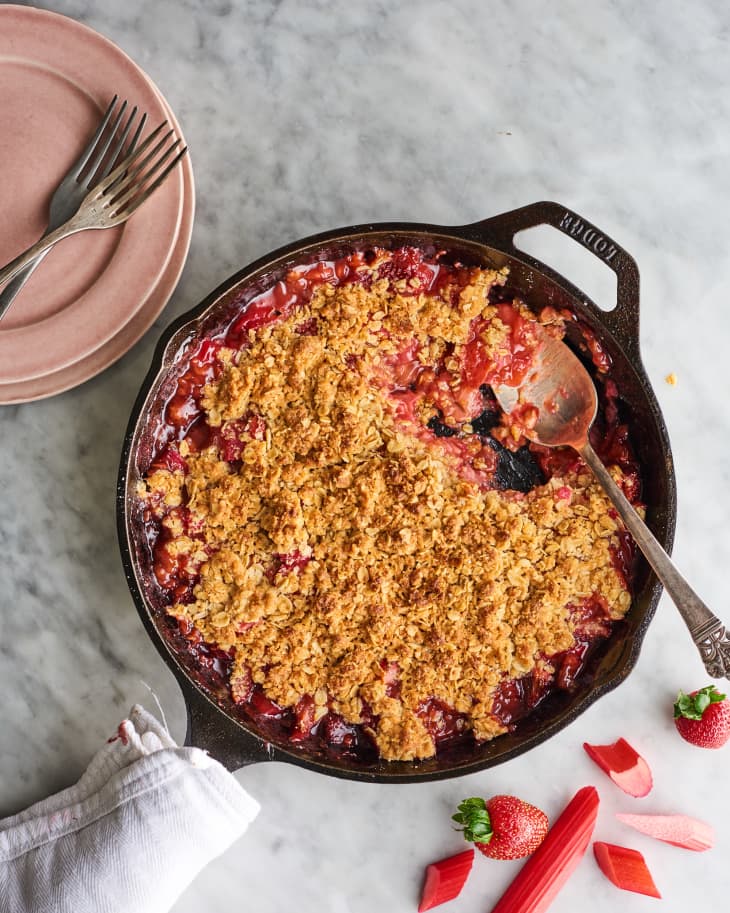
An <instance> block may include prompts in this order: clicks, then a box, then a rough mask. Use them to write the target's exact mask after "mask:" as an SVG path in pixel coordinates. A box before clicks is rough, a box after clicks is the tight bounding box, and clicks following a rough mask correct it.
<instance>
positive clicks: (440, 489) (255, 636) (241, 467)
mask: <svg viewBox="0 0 730 913" xmlns="http://www.w3.org/2000/svg"><path fill="white" fill-rule="evenodd" d="M381 256H383V257H384V256H386V255H385V254H382V255H381ZM378 265H379V262H378V261H377V260H376V261H375V262H374V263H373V264H371V265H370V267H369V270H370V274H371V276H372V282H371V283H370V284H369V287H365V286H364V285H363V284H349V285H340V286H332V285H328V284H325V285H322V286H320V287H319V288H317V289H316V290H315V291H314V293H313V295H312V297H311V300H310V301H309V302H308V303H307V304H305V305H303V306H302V307H300V308H297V309H296V311H295V312H293V313H292V314H291V315H289V316H288V317H286V318H285V319H283V320H281V321H280V322H278V323H276V324H273V325H270V326H265V327H262V328H260V329H258V330H257V331H253V330H252V331H249V334H248V345H247V346H245V347H243V348H242V349H241V350H240V351H237V350H234V349H223V350H221V352H220V353H219V357H220V359H221V360H222V361H223V363H224V367H223V370H222V373H221V375H220V377H219V378H218V379H217V380H215V381H213V382H211V383H210V384H209V385H208V386H206V387H205V390H204V393H203V396H202V400H201V403H202V406H203V409H204V412H205V416H206V419H207V422H208V424H209V425H210V426H211V427H212V428H214V429H219V432H220V436H221V437H220V439H226V436H228V437H231V436H233V437H234V438H235V439H236V440H238V441H240V443H241V445H242V446H241V447H240V448H239V450H240V453H239V454H238V458H237V459H235V460H231V459H223V458H222V452H221V448H220V446H219V445H216V444H215V443H214V444H212V445H211V446H209V447H207V448H206V449H203V450H202V451H199V450H197V448H195V447H194V446H193V445H192V444H191V443H190V442H189V441H188V440H183V441H182V442H181V443H180V447H179V450H180V455H181V457H182V458H183V459H184V461H185V463H186V464H187V471H183V470H182V469H180V470H177V471H169V470H165V469H156V470H154V471H152V472H150V473H149V475H148V476H147V478H146V480H145V483H144V484H143V486H142V487H141V490H140V495H141V496H142V497H143V498H144V499H145V500H146V502H147V505H148V507H149V509H150V510H151V511H152V512H153V513H156V515H157V516H158V517H160V518H161V523H162V526H163V527H164V528H165V531H166V536H167V537H168V541H167V544H166V548H167V549H168V551H171V554H173V555H175V554H183V555H187V556H188V560H189V561H191V562H192V563H193V564H194V566H196V567H199V575H200V576H199V582H198V583H197V585H196V586H195V588H194V591H193V601H192V602H190V603H189V604H183V603H177V604H175V605H173V606H171V607H170V608H169V609H168V611H169V613H170V614H171V615H173V616H174V617H176V618H178V619H181V620H183V621H184V622H185V623H187V624H188V625H190V626H193V627H194V628H195V629H197V630H198V631H199V632H200V634H201V635H202V638H203V639H204V640H205V641H206V642H210V643H215V644H217V645H219V646H220V647H221V648H222V649H224V650H229V649H232V650H233V655H234V662H233V669H232V673H231V688H232V693H233V695H234V699H235V698H236V697H237V696H240V695H245V694H246V693H247V691H248V689H249V688H250V684H251V682H253V683H255V684H257V685H260V686H262V688H263V690H264V692H265V694H266V695H267V696H268V697H269V698H270V699H271V700H273V701H275V702H277V703H278V704H279V705H280V706H282V707H293V706H295V705H297V703H298V702H300V701H301V700H302V699H303V698H304V697H305V696H310V697H311V698H312V700H313V702H314V707H315V710H314V719H315V720H316V719H319V718H321V717H322V716H323V715H324V714H325V713H326V712H327V711H328V710H331V711H333V712H335V713H338V714H340V715H341V716H342V717H343V718H344V719H345V720H346V721H348V722H350V723H361V722H365V723H366V724H367V725H368V726H370V727H372V734H373V738H374V740H375V742H376V744H377V747H378V750H379V753H380V756H381V757H382V758H384V759H387V760H411V759H419V758H420V759H423V758H428V757H431V756H433V755H434V753H435V750H436V749H435V744H434V740H433V737H432V735H431V732H430V731H429V728H428V727H427V725H426V723H425V721H424V713H423V711H424V707H425V706H426V705H427V703H428V702H429V701H431V700H432V699H434V698H435V699H437V700H438V701H441V702H443V703H444V704H446V705H448V706H449V707H452V708H454V709H455V710H456V711H457V712H459V713H461V714H464V715H465V718H466V725H467V726H468V727H470V728H471V729H472V730H473V732H474V735H475V737H476V738H477V739H479V740H482V739H490V738H493V737H494V736H496V735H499V734H500V733H502V732H504V731H505V726H504V725H502V723H500V722H499V720H498V719H497V717H496V716H495V714H494V713H493V700H494V690H495V688H496V686H497V685H498V684H499V683H500V682H501V681H503V680H504V679H505V678H519V677H521V676H523V675H525V674H527V673H529V672H530V671H531V670H533V669H534V668H535V667H536V666H540V665H547V666H549V660H547V659H546V657H550V656H551V655H553V654H556V653H559V652H561V651H565V650H568V649H570V648H571V647H572V646H573V644H574V636H573V631H574V627H575V622H574V620H573V618H572V617H571V612H570V608H571V606H575V605H578V604H579V603H580V602H581V601H583V600H586V599H588V598H591V597H593V596H596V595H597V596H599V597H600V598H601V599H602V600H604V601H605V605H607V606H608V609H609V612H610V616H611V618H614V619H617V618H620V617H622V616H623V615H624V614H625V612H626V611H627V610H628V608H629V605H630V601H631V599H630V595H629V592H628V591H627V589H626V585H625V583H624V580H623V578H622V576H621V575H620V574H619V572H618V571H617V570H616V568H615V566H614V561H613V558H612V549H615V548H616V547H617V546H618V538H617V533H618V525H617V522H616V521H614V519H613V514H612V511H611V510H610V504H609V502H608V500H607V498H606V496H605V495H604V494H603V492H602V490H601V489H600V488H599V486H598V485H597V484H596V482H595V481H594V480H593V477H592V476H591V475H590V473H589V472H588V470H587V469H585V467H583V466H582V464H578V468H577V469H573V470H571V471H569V472H566V473H565V474H564V475H563V476H561V477H557V476H556V477H553V478H552V479H551V480H550V481H549V482H548V483H547V484H545V485H543V486H540V487H538V488H536V489H534V490H532V491H531V492H529V493H528V494H521V493H518V492H512V491H497V490H489V489H488V488H486V487H485V486H480V485H478V484H476V483H475V481H474V480H473V478H471V477H469V476H468V475H465V473H464V471H463V460H460V458H459V456H458V454H455V452H454V450H453V448H450V447H449V446H447V443H445V442H444V441H442V440H441V439H438V438H436V437H435V435H433V434H432V433H431V432H429V431H428V430H427V428H426V423H427V421H428V419H429V418H430V417H431V416H433V415H434V414H435V411H438V412H439V413H440V414H441V415H442V416H443V418H444V420H445V421H447V422H449V421H451V422H461V426H462V427H463V428H464V429H466V431H467V432H468V431H469V430H470V426H469V425H468V422H467V423H465V422H464V416H463V415H461V414H460V407H459V405H458V403H459V402H460V400H459V393H460V391H459V383H460V382H459V376H460V375H459V370H460V366H461V365H462V363H463V358H464V351H465V347H466V345H467V343H468V341H469V339H470V332H471V328H472V327H473V321H474V319H475V318H477V317H480V318H482V321H483V323H482V324H481V331H480V332H481V344H482V348H483V353H484V357H486V358H487V359H491V360H493V361H498V360H499V359H500V358H501V359H504V358H505V357H507V356H508V355H509V351H510V349H509V343H508V336H509V327H508V326H507V325H506V324H505V323H503V322H502V320H501V319H500V317H499V316H498V310H497V307H496V306H495V305H493V304H491V303H490V301H489V292H490V289H491V288H492V287H493V286H494V285H495V284H502V283H503V282H504V279H505V274H504V273H499V272H495V271H492V270H480V269H474V270H472V271H471V272H470V274H469V281H468V282H467V283H466V285H465V286H464V287H460V288H457V287H454V288H453V289H450V288H446V289H443V290H442V291H441V295H440V296H438V295H429V294H422V293H419V291H418V284H417V282H416V283H415V285H414V284H413V282H414V281H413V280H411V283H410V284H409V283H408V282H407V281H406V280H399V281H396V282H393V281H388V280H387V279H378V278H377V269H378ZM446 302H449V303H448V304H447V303H446ZM515 307H516V309H517V311H518V312H519V313H520V314H521V315H522V316H523V317H524V318H525V321H526V325H527V332H528V334H529V323H530V321H534V320H535V319H536V318H535V316H534V314H532V312H531V311H529V310H528V309H527V308H526V307H524V306H523V305H520V304H516V305H515ZM549 319H550V322H551V324H552V325H553V326H555V320H554V317H550V318H549ZM303 325H309V326H315V327H316V335H309V334H302V333H301V332H300V329H301V327H302V326H303ZM414 341H415V347H416V351H417V359H418V361H419V362H420V364H421V365H424V366H435V365H437V364H439V363H440V362H442V363H444V364H445V366H446V369H447V371H448V372H449V378H450V380H449V384H450V390H449V395H448V396H446V395H442V394H439V392H438V390H437V389H436V388H437V382H438V380H439V378H438V377H436V378H435V381H434V390H433V394H432V396H430V395H426V396H425V397H424V398H422V399H421V401H419V402H418V404H417V407H416V409H415V412H414V413H413V414H408V415H405V416H404V413H403V411H402V409H400V408H399V405H398V402H397V401H396V400H395V399H394V397H393V396H391V395H390V392H389V391H390V390H391V389H392V388H393V386H394V378H396V382H397V379H398V376H399V375H398V370H399V361H398V359H399V355H400V354H402V352H403V350H404V347H407V346H412V345H413V344H414ZM402 389H404V390H407V384H404V385H402ZM451 403H453V404H456V405H453V407H452V406H450V405H449V404H451ZM450 408H451V409H452V414H450V413H449V409H450ZM252 416H255V417H256V419H257V421H256V423H252V422H251V417H252ZM503 434H504V435H506V436H507V437H509V434H508V429H507V428H505V431H504V432H503ZM467 437H468V435H467ZM473 437H474V442H473V448H472V449H474V450H475V452H476V451H478V450H479V448H480V447H481V446H482V445H481V442H480V441H479V439H478V438H477V437H476V435H474V436H473ZM470 446H472V445H471V444H470V442H468V441H467V445H466V447H467V450H468V448H469V447H470ZM475 466H476V467H477V468H478V463H477V464H475ZM614 472H615V473H618V474H619V475H620V472H621V471H620V470H619V469H618V468H615V469H614ZM183 504H184V505H185V506H186V509H187V510H188V511H189V517H190V522H189V524H188V526H185V525H184V524H183V523H182V521H181V520H180V516H179V511H176V510H175V508H177V507H179V506H180V505H183ZM292 555H294V556H297V558H298V561H297V567H296V568H294V567H290V566H289V565H288V564H287V562H286V560H282V559H283V558H286V556H292Z"/></svg>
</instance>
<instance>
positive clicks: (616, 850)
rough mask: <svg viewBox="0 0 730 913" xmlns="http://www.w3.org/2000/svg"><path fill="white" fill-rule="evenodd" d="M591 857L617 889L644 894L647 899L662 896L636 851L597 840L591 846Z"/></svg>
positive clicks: (641, 857) (642, 858) (642, 859)
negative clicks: (592, 856)
mask: <svg viewBox="0 0 730 913" xmlns="http://www.w3.org/2000/svg"><path fill="white" fill-rule="evenodd" d="M593 855H594V856H595V857H596V862H597V863H598V868H599V869H600V870H601V871H602V872H603V874H604V875H605V876H606V878H608V880H609V881H610V882H612V883H613V884H615V885H616V887H617V888H621V889H622V890H623V891H633V892H634V893H635V894H646V895H647V896H648V897H661V896H662V895H661V894H660V893H659V891H657V887H656V885H655V884H654V879H653V878H652V877H651V872H650V871H649V869H648V868H647V867H646V862H644V857H643V856H642V855H641V853H640V852H639V851H638V850H632V849H630V848H629V847H628V846H616V844H614V843H601V842H600V841H598V840H597V841H596V842H595V843H594V844H593Z"/></svg>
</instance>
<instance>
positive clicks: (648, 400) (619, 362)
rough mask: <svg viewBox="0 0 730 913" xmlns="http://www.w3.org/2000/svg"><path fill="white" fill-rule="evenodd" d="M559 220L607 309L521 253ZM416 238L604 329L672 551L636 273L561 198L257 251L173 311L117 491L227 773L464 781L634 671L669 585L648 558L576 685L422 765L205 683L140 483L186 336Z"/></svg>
mask: <svg viewBox="0 0 730 913" xmlns="http://www.w3.org/2000/svg"><path fill="white" fill-rule="evenodd" d="M542 224H547V225H552V226H553V227H554V228H556V229H558V230H559V231H562V232H564V233H565V234H567V235H568V236H570V237H572V238H574V239H575V240H576V241H577V242H578V243H580V244H582V245H583V246H584V247H585V248H587V249H588V250H589V251H591V253H593V254H595V255H596V256H597V257H599V258H600V259H601V260H603V261H604V263H606V264H608V266H610V267H611V269H612V270H614V272H615V273H616V276H617V304H616V307H615V308H614V310H612V311H603V310H600V309H599V308H598V307H597V306H596V305H595V304H594V303H593V302H592V301H590V300H589V299H588V298H586V296H585V295H584V294H583V293H582V292H580V291H579V290H578V289H577V288H576V287H575V286H573V285H572V284H571V283H570V282H568V281H567V280H566V279H564V278H563V277H562V276H560V275H559V274H558V273H556V272H555V271H553V270H552V269H550V268H549V267H548V266H546V265H545V264H543V263H541V262H539V261H538V260H535V259H533V258H532V257H530V256H528V255H526V254H524V253H523V252H521V251H519V250H517V249H516V248H515V246H514V243H513V240H514V235H515V234H516V233H517V232H519V231H522V230H524V229H526V228H531V227H533V226H536V225H542ZM403 244H406V245H413V246H416V247H422V248H426V249H429V250H434V249H435V250H445V251H447V256H454V257H457V258H458V259H460V260H461V261H462V262H464V263H471V264H475V265H483V266H493V267H502V266H505V265H506V266H508V267H509V269H510V276H509V285H510V286H511V287H514V288H515V289H517V290H518V291H519V293H520V295H521V296H522V297H523V299H524V300H525V301H526V302H527V303H528V304H531V303H532V304H535V305H536V306H540V305H545V304H552V305H553V306H556V307H568V308H570V309H571V310H572V311H574V312H575V313H576V314H577V315H578V316H579V318H580V319H581V320H582V321H583V322H585V323H586V324H587V325H588V326H589V327H590V328H592V329H593V331H594V332H595V333H596V334H597V336H598V338H599V339H600V341H601V343H602V345H603V347H604V348H605V350H606V351H607V352H608V353H609V355H610V356H611V358H612V360H613V368H612V376H613V377H614V378H615V380H616V382H617V384H618V385H619V389H620V390H621V392H622V394H623V397H624V400H625V404H626V409H627V415H628V416H629V422H630V425H631V434H632V438H633V441H634V442H635V444H636V446H637V449H638V456H639V459H640V462H641V464H642V466H643V467H644V479H643V482H644V500H645V502H646V504H647V522H648V524H649V526H650V527H651V529H652V531H653V532H654V534H655V535H656V537H657V538H658V540H659V541H660V542H661V544H662V545H663V546H664V548H665V549H667V551H669V550H670V549H671V545H672V541H673V537H674V525H675V516H676V494H675V480H674V470H673V464H672V455H671V451H670V447H669V440H668V436H667V430H666V427H665V425H664V421H663V419H662V416H661V413H660V411H659V407H658V405H657V402H656V399H655V397H654V393H653V391H652V388H651V385H650V383H649V380H648V378H647V376H646V373H645V372H644V368H643V366H642V363H641V356H640V354H639V272H638V269H637V266H636V263H635V261H634V260H633V259H632V257H630V256H629V254H627V253H626V251H625V250H623V249H622V248H621V247H620V246H619V245H618V244H617V243H616V242H615V241H613V240H611V238H609V237H608V236H607V235H606V234H604V233H603V232H601V231H599V230H598V229H597V228H595V227H594V226H593V225H591V224H590V223H589V222H587V221H586V220H585V219H583V218H581V217H580V216H578V215H577V214H576V213H574V212H572V211H571V210H569V209H566V208H565V207H564V206H560V205H559V204H557V203H549V202H543V203H535V204H533V205H531V206H525V207H523V208H521V209H515V210H513V211H512V212H507V213H504V214H503V215H499V216H495V217H493V218H491V219H485V220H484V221H482V222H476V223H474V224H473V225H465V226H460V227H457V228H446V227H442V226H437V225H423V224H416V223H395V222H394V223H382V224H376V225H356V226H354V227H351V228H342V229H337V230H335V231H329V232H325V233H324V234H320V235H315V236H313V237H310V238H306V239H304V240H303V241H297V242H295V243H293V244H289V245H287V246H286V247H282V248H281V249H279V250H277V251H275V252H274V253H272V254H269V255H268V256H266V257H263V258H262V259H260V260H257V261H256V262H255V263H253V264H251V265H250V266H247V267H246V268H245V269H242V270H241V271H240V272H238V273H236V274H235V275H234V276H232V277H231V278H230V279H228V280H226V281H225V282H224V283H223V284H222V285H221V286H219V287H218V288H217V289H216V290H215V291H214V292H213V293H212V294H211V295H209V296H208V297H207V298H206V299H205V301H203V302H202V304H200V305H198V307H196V308H194V309H193V310H191V311H189V312H188V313H187V314H184V315H183V316H181V317H180V318H179V319H178V320H176V321H175V322H174V323H173V324H172V325H171V326H170V327H169V328H168V329H167V330H166V332H165V333H164V334H163V336H162V338H161V340H160V342H159V344H158V346H157V349H156V351H155V354H154V357H153V360H152V366H151V368H150V371H149V373H148V375H147V377H146V378H145V380H144V383H143V384H142V388H141V390H140V392H139V395H138V397H137V400H136V402H135V405H134V408H133V409H132V415H131V417H130V420H129V426H128V429H127V433H126V437H125V440H124V448H123V451H122V458H121V465H120V470H119V480H118V490H117V521H118V531H119V543H120V548H121V553H122V562H123V565H124V571H125V574H126V578H127V582H128V584H129V588H130V590H131V593H132V596H133V598H134V601H135V604H136V606H137V609H138V611H139V614H140V616H141V618H142V621H143V622H144V624H145V627H146V628H147V631H148V633H149V635H150V637H151V638H152V640H153V642H154V643H155V645H156V646H157V649H158V650H159V651H160V653H161V654H162V657H163V658H164V659H165V661H166V662H167V664H168V665H169V667H170V668H171V670H172V672H173V673H174V675H175V677H176V678H177V680H178V682H179V684H180V687H181V689H182V692H183V695H184V698H185V703H186V706H187V712H188V732H187V737H186V743H187V744H189V745H196V746H198V747H200V748H204V749H207V750H208V751H209V752H210V753H211V755H213V757H215V758H217V759H219V760H220V761H221V762H222V763H223V764H225V765H226V766H227V767H228V768H229V769H230V770H234V769H236V768H238V767H242V766H244V765H246V764H251V763H254V762H257V761H270V760H278V761H288V762H291V763H293V764H298V765H299V766H301V767H306V768H309V769H310V770H315V771H319V772H321V773H327V774H330V775H332V776H337V777H345V778H349V779H353V780H364V781H371V782H388V783H395V782H400V783H404V782H414V781H420V780H435V779H441V778H445V777H453V776H460V775H463V774H467V773H472V772H474V771H477V770H482V769H484V768H487V767H492V766H494V765H495V764H500V763H502V762H503V761H507V760H509V759H510V758H513V757H515V756H516V755H518V754H521V753H522V752H524V751H527V750H528V749H530V748H532V747H533V746H535V745H538V744H540V743H541V742H544V741H545V740H546V739H548V738H550V736H552V735H555V733H557V732H559V731H560V730H561V729H563V728H564V727H565V726H567V724H568V723H570V722H571V721H572V720H574V719H575V718H576V717H577V716H578V715H579V714H581V713H582V712H583V711H584V710H585V709H586V708H587V707H588V706H589V705H590V704H592V703H593V701H595V700H596V699H597V698H599V697H601V695H603V694H606V693H607V692H608V691H610V690H611V689H612V688H615V687H616V686H617V685H618V684H619V683H620V682H621V681H623V679H624V678H626V676H627V675H628V674H629V672H630V671H631V669H632V668H633V666H634V664H635V663H636V660H637V658H638V655H639V650H640V647H641V642H642V640H643V637H644V634H645V633H646V629H647V627H648V625H649V623H650V621H651V619H652V617H653V615H654V611H655V609H656V605H657V602H658V600H659V596H660V593H661V585H660V584H659V583H658V581H657V580H656V578H655V577H654V575H653V574H652V573H651V572H650V571H649V569H648V567H647V566H646V565H645V564H643V563H642V564H641V565H640V568H639V571H638V577H637V584H636V593H635V597H634V600H633V603H632V606H631V609H630V611H629V613H628V615H627V617H626V619H625V621H624V622H622V623H621V624H620V625H618V626H617V627H616V628H615V629H614V632H613V634H612V636H611V637H610V638H609V639H608V641H607V642H606V644H605V645H604V647H603V648H602V649H601V650H600V651H599V652H598V653H597V654H596V656H595V657H594V660H593V662H592V666H591V668H589V670H588V671H587V672H586V674H585V675H583V676H582V677H581V679H580V680H579V682H578V683H577V688H576V690H574V691H573V692H571V693H567V692H556V693H554V694H551V695H550V697H549V698H547V699H546V700H545V701H543V703H542V704H540V705H539V707H538V708H537V710H536V711H535V712H533V714H532V715H531V716H530V717H528V718H527V719H526V720H524V721H523V722H522V723H521V724H519V725H518V727H517V729H516V731H515V732H512V733H509V734H506V735H503V736H500V737H499V738H496V739H494V740H493V741H490V742H487V743H485V744H483V745H474V744H466V745H462V746H460V747H458V748H454V749H451V750H450V751H448V752H446V753H444V754H439V756H438V757H437V758H434V759H431V760H429V761H423V762H418V763H414V762H397V763H393V762H390V763H388V762H377V761H375V762H372V763H366V762H359V761H355V760H353V759H352V758H350V759H348V758H345V757H335V756H332V755H331V754H326V753H324V751H323V750H322V751H320V750H318V749H313V748H306V749H297V748H296V747H294V746H292V745H291V744H288V743H287V742H286V739H285V738H284V737H283V736H282V735H281V734H279V733H277V732H275V731H269V730H267V731H263V730H262V729H261V728H259V727H258V724H256V723H253V722H251V721H250V720H246V719H243V718H241V717H240V715H239V716H238V717H236V709H235V706H234V705H233V703H232V702H231V700H230V698H229V697H228V695H227V693H226V692H225V689H223V688H222V687H216V686H214V685H210V682H208V684H207V685H206V684H205V683H201V682H200V680H199V677H198V676H196V671H197V670H196V667H195V665H194V664H193V662H192V660H191V659H190V657H189V656H188V655H187V654H186V653H185V652H184V651H183V650H181V649H179V647H180V646H181V644H180V642H179V641H178V642H177V644H176V641H175V635H174V633H173V630H172V628H171V627H170V625H169V623H168V622H166V620H165V615H164V611H163V610H162V609H161V608H160V607H159V605H157V604H156V602H155V593H154V586H153V584H152V582H151V581H152V579H153V574H152V571H151V567H150V555H149V550H148V548H147V545H146V542H145V538H144V533H143V528H142V525H141V522H140V517H139V511H138V509H137V507H138V505H137V501H136V498H135V489H136V485H137V482H138V480H139V477H140V473H141V472H143V471H144V469H145V467H146V466H147V465H148V463H149V454H150V447H151V441H150V438H151V435H150V430H149V426H150V417H151V416H154V415H155V414H158V413H159V412H160V410H161V406H162V404H163V403H164V401H165V399H166V398H167V397H168V396H169V395H170V393H171V391H172V388H173V386H174V383H175V379H176V370H175V366H176V365H177V364H178V360H179V356H180V355H181V353H182V352H183V350H184V349H185V346H186V345H187V343H188V342H189V341H190V340H192V339H193V338H196V337H199V336H200V335H203V334H207V333H209V332H211V331H212V330H215V329H217V328H218V327H221V326H222V325H223V324H224V323H225V322H226V320H225V317H226V315H227V314H230V311H231V308H232V307H233V306H237V307H240V306H241V304H243V303H246V302H247V301H248V300H250V299H251V298H252V297H253V296H254V295H256V294H258V293H259V292H261V291H264V290H265V289H267V288H269V287H271V286H272V285H273V284H274V283H275V282H277V281H278V280H279V279H280V278H282V277H283V276H284V275H285V273H286V272H287V271H288V270H289V269H290V268H291V267H293V266H295V265H299V264H306V263H309V262H312V261H315V260H320V259H332V258H336V257H340V256H342V255H344V254H346V253H348V252H350V251H352V250H357V249H366V248H368V247H371V246H373V245H378V246H382V247H391V246H398V245H403Z"/></svg>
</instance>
